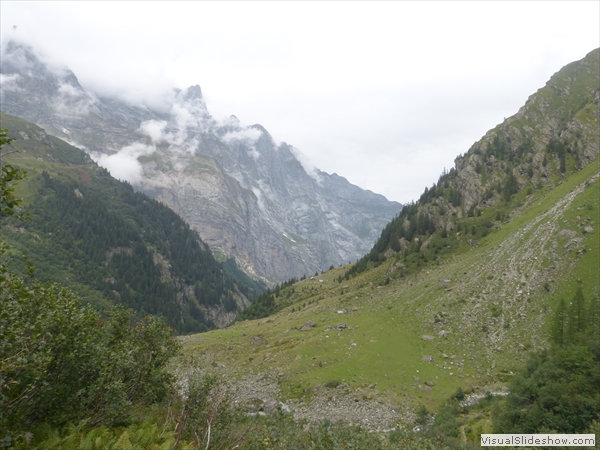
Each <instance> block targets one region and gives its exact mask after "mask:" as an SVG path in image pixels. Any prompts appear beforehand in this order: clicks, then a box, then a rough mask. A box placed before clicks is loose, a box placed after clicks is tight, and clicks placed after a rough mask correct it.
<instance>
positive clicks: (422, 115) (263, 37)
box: [0, 0, 600, 202]
mask: <svg viewBox="0 0 600 450" xmlns="http://www.w3.org/2000/svg"><path fill="white" fill-rule="evenodd" d="M0 13H1V16H2V19H1V20H2V21H1V31H2V42H3V44H4V43H5V42H6V40H7V39H8V38H10V37H11V36H14V35H15V33H16V34H17V35H18V36H19V38H20V39H22V40H27V41H29V42H31V43H34V44H35V45H36V46H37V47H38V48H40V50H41V51H42V52H43V53H44V54H45V55H46V56H48V57H50V58H52V59H56V60H57V61H60V62H62V63H64V64H66V65H67V66H69V67H70V68H71V69H72V70H73V71H74V72H75V74H76V75H77V76H78V78H79V81H80V83H81V84H82V86H83V87H84V88H89V89H92V90H94V91H96V92H98V93H101V94H103V95H118V96H120V97H122V98H124V99H127V100H129V101H132V102H146V103H148V104H157V103H158V102H159V99H160V98H161V96H162V95H164V93H165V92H167V91H168V90H170V89H172V88H173V87H179V88H185V87H188V86H190V85H194V84H199V85H200V86H201V87H202V91H203V93H204V97H205V100H206V103H207V105H208V109H209V111H210V112H211V113H212V115H213V116H214V117H215V118H216V119H223V118H225V117H228V116H230V115H232V114H233V115H235V116H237V117H238V119H239V120H240V121H241V122H242V124H243V125H252V124H255V123H260V124H261V125H263V126H264V127H265V128H266V129H267V130H268V131H269V132H270V133H271V135H272V136H273V137H274V139H275V140H276V141H285V142H287V143H288V144H291V145H293V146H294V147H297V148H298V149H299V150H300V151H301V152H302V153H304V154H305V155H306V156H307V157H308V158H309V159H310V160H311V161H312V163H313V164H314V165H316V166H317V167H318V168H319V169H321V170H323V171H325V172H329V173H333V172H335V173H337V174H339V175H341V176H344V177H346V178H347V179H348V180H349V181H350V182H352V183H354V184H357V185H359V186H361V187H363V188H366V189H370V190H372V191H375V192H378V193H381V194H384V195H385V196H386V197H388V199H390V200H397V201H400V202H408V201H411V200H416V199H418V197H419V195H420V194H421V193H422V192H423V189H424V188H425V186H431V184H432V183H434V182H435V181H437V179H438V176H439V174H440V173H441V172H442V170H443V169H444V168H447V169H449V168H450V167H452V166H453V164H454V158H455V157H456V156H457V155H458V154H460V153H464V152H466V151H467V150H468V149H469V147H470V146H471V145H472V144H473V143H474V142H475V141H477V140H478V139H479V138H480V137H482V136H483V135H484V134H485V132H486V131H487V130H489V129H490V128H493V127H494V126H495V125H497V124H498V123H499V122H501V121H502V120H503V119H504V118H505V117H508V116H510V115H512V114H514V113H516V112H517V110H518V109H519V107H520V106H522V105H523V104H524V103H525V101H526V100H527V98H528V97H529V95H531V94H533V93H534V92H535V91H536V90H537V89H539V88H540V87H542V86H543V85H544V84H545V83H546V82H547V81H548V79H549V78H550V76H551V75H552V74H553V73H555V72H556V71H558V70H559V69H560V68H561V67H563V66H564V65H566V64H568V63H569V62H571V61H575V60H579V59H581V58H583V57H584V56H585V55H586V54H587V53H588V52H590V51H591V50H593V49H594V48H597V47H599V46H600V20H599V17H600V2H598V1H586V2H576V1H570V2H562V1H552V2H543V1H535V2H530V3H529V2H506V1H501V2H453V1H444V2H391V1H387V2H358V1H354V2H343V1H334V2H320V1H319V2H316V1H314V2H306V1H303V2H289V1H287V2H252V1H243V2H231V1H230V2H204V1H203V2H181V3H178V2H172V1H171V2H132V3H127V2H97V3H94V2H51V1H44V2H11V1H7V0H2V1H1V2H0ZM14 26H16V27H17V28H16V30H15V29H14V28H13V27H14Z"/></svg>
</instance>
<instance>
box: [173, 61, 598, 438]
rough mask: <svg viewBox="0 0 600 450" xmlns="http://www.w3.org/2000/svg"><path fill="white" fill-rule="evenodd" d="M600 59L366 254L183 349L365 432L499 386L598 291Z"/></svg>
mask: <svg viewBox="0 0 600 450" xmlns="http://www.w3.org/2000/svg"><path fill="white" fill-rule="evenodd" d="M598 55H599V52H598V50H595V51H593V52H591V53H590V54H589V55H588V56H587V57H586V58H585V59H584V60H582V61H580V62H577V63H573V64H571V65H569V66H567V67H566V68H564V69H563V70H561V71H560V72H558V73H557V74H556V75H555V76H554V77H553V78H552V79H551V80H550V81H549V83H548V85H547V86H546V87H545V88H542V89H541V90H540V91H538V93H537V94H534V95H533V96H531V97H530V99H529V100H528V102H527V104H526V105H525V106H524V107H523V108H522V109H521V110H520V111H519V113H517V114H516V115H515V116H513V117H511V118H509V119H507V120H506V121H505V123H503V124H502V125H499V126H498V127H496V128H494V129H493V130H491V131H490V132H489V133H488V134H486V136H484V138H482V140H481V141H479V142H478V143H476V144H474V145H473V147H472V148H471V149H470V150H469V152H468V153H467V154H465V155H464V156H460V157H458V158H457V159H456V167H455V168H453V169H452V170H451V171H450V172H448V173H444V174H442V176H441V177H440V179H439V181H438V183H436V184H434V185H433V187H432V188H431V189H426V190H425V193H424V194H423V196H422V197H421V199H420V200H419V201H418V202H417V203H415V204H412V205H408V206H406V207H405V208H404V209H403V211H402V212H401V214H400V215H399V216H398V217H397V218H396V219H395V220H393V221H392V222H391V223H390V224H389V225H388V227H386V229H384V230H383V232H382V236H381V239H380V241H379V242H378V243H376V245H375V246H374V248H373V251H372V252H371V253H370V254H369V255H367V256H365V258H363V259H362V260H360V261H359V262H358V263H356V264H354V265H350V266H345V267H339V268H335V269H333V270H330V271H328V272H326V273H324V274H322V275H321V276H319V277H315V279H314V280H311V279H305V280H301V281H299V282H296V283H293V284H291V285H289V286H285V287H283V288H281V289H278V290H277V291H273V292H271V293H270V294H269V295H264V296H263V297H262V298H261V299H259V300H257V302H256V303H255V304H254V305H252V306H251V307H250V308H248V309H247V310H246V311H244V313H243V314H242V315H241V316H240V318H252V317H262V318H260V319H257V320H244V321H241V322H238V323H236V324H235V325H233V326H231V327H228V328H227V329H223V330H217V331H212V332H209V333H206V334H202V335H196V336H188V337H185V338H182V342H183V345H184V351H185V352H186V353H187V354H189V355H195V356H196V357H197V358H199V364H200V365H204V366H211V367H214V368H215V370H217V371H219V372H220V373H222V374H223V376H225V377H228V378H230V379H233V380H236V381H235V383H234V386H237V387H236V388H235V389H236V396H237V397H236V398H237V399H238V401H239V402H241V403H242V404H247V405H250V406H249V408H250V409H251V405H252V404H263V405H268V404H269V402H272V401H275V400H277V401H281V402H284V403H285V405H286V408H290V409H291V410H292V411H293V413H294V415H295V417H297V418H307V419H317V418H321V419H322V418H327V419H330V420H333V421H335V420H344V421H346V422H349V423H356V424H361V425H364V426H367V427H369V428H385V427H389V426H392V425H393V424H402V423H410V422H412V420H413V419H415V415H416V413H417V411H419V409H420V408H421V407H422V406H425V407H426V409H427V410H428V411H434V412H435V411H437V410H438V409H439V408H440V407H441V406H442V405H444V404H445V403H446V402H447V401H448V399H449V398H450V397H451V396H452V395H453V394H455V392H457V389H458V388H460V389H461V391H459V392H467V393H472V394H482V393H484V392H493V393H497V394H499V393H502V392H505V390H506V387H507V383H508V382H509V381H510V380H511V379H512V378H513V377H514V375H515V374H516V373H517V372H518V371H520V370H521V368H522V367H523V366H524V364H525V363H526V361H527V360H528V358H529V355H530V354H531V353H532V352H535V351H539V350H541V349H543V348H546V347H547V346H548V342H549V327H550V323H551V322H552V317H553V314H554V313H555V310H556V307H557V305H558V303H559V301H560V300H561V299H563V300H565V301H567V302H568V301H570V299H572V298H573V297H574V295H575V293H576V292H577V290H578V288H581V289H582V292H583V296H584V298H585V299H587V300H586V301H587V303H586V305H588V304H590V302H591V300H592V299H596V298H598V296H599V295H600V281H599V279H598V270H599V264H598V261H600V248H599V246H600V242H599V241H600V239H599V232H598V222H599V219H600V217H599V214H598V211H599V208H600V205H599V199H600V195H599V194H600V184H599V181H598V174H599V171H598V156H597V155H598V147H599V143H600V135H599V133H598V128H599V124H600V112H599V108H598V101H599V98H600V97H599V96H598V88H599V87H600V74H599V73H598V72H599V68H600V67H599V65H598ZM534 119H535V120H534ZM587 307H588V306H586V308H587ZM257 386H258V387H257ZM485 417H486V419H485V420H490V419H489V410H488V412H487V416H485ZM482 420H483V419H482ZM490 423H491V422H490ZM480 425H481V424H479V425H478V426H480ZM490 426H491V425H490ZM490 426H488V429H490V428H489V427H490ZM463 431H464V430H463Z"/></svg>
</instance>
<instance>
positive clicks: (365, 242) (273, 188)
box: [1, 42, 402, 281]
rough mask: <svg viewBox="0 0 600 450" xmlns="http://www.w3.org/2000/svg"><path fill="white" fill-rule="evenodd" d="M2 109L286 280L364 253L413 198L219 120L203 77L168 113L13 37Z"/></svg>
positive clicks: (221, 247)
mask: <svg viewBox="0 0 600 450" xmlns="http://www.w3.org/2000/svg"><path fill="white" fill-rule="evenodd" d="M2 76H3V83H2V91H1V93H2V97H1V101H2V110H3V111H4V112H7V113H9V114H14V115H17V116H19V117H23V118H25V119H27V120H30V121H32V122H34V123H36V124H38V125H39V126H41V127H43V128H45V129H46V131H47V132H48V133H50V134H53V135H55V136H57V137H60V138H62V139H65V140H67V141H69V142H71V143H73V144H74V145H77V146H80V147H81V148H83V149H85V150H86V151H87V152H88V153H89V154H90V155H91V156H92V157H93V158H94V159H95V160H97V161H99V163H100V164H102V165H104V166H105V167H108V168H109V170H110V171H111V173H112V175H113V176H115V177H119V178H124V179H127V180H128V181H129V182H131V183H132V185H133V186H134V188H135V189H136V190H139V191H143V192H145V193H147V194H149V195H150V196H152V197H154V198H156V199H158V200H160V201H161V202H163V203H164V204H166V205H168V206H170V207H171V208H172V209H173V210H174V211H176V212H177V213H178V214H179V215H181V217H183V218H184V219H185V220H186V221H187V222H188V223H189V224H190V226H191V227H192V228H194V229H195V230H196V231H198V233H199V234H200V236H201V238H202V239H203V240H204V241H205V242H206V243H208V245H209V246H210V247H211V249H212V250H213V252H214V253H215V254H216V255H217V256H219V255H222V257H234V258H235V260H236V261H237V263H238V265H239V266H240V267H241V268H243V269H244V270H245V271H246V272H247V273H249V274H251V275H253V276H254V277H256V278H266V279H269V280H271V281H280V280H285V279H288V278H291V277H295V276H301V275H303V274H306V275H310V274H312V273H314V272H315V271H321V270H323V269H327V268H329V267H330V266H331V265H339V264H342V263H348V262H349V261H354V260H356V259H358V258H360V257H361V256H363V255H364V254H365V253H366V252H368V251H369V250H370V248H371V247H372V245H373V243H374V242H375V241H376V239H377V237H378V236H379V233H380V230H381V229H382V228H383V227H384V226H385V224H386V223H388V222H389V220H390V219H392V218H393V217H394V216H395V215H397V214H398V212H399V211H400V210H401V208H402V205H400V204H399V203H397V202H390V201H388V200H387V199H386V198H385V197H383V196H381V195H378V194H375V193H373V192H370V191H365V190H363V189H361V188H359V187H357V186H354V185H352V184H350V183H349V182H348V181H347V180H346V179H345V178H343V177H340V176H338V175H336V174H333V175H330V174H327V173H324V172H321V171H320V170H318V169H315V168H312V167H305V166H303V165H302V164H301V162H300V160H299V159H298V158H297V156H296V155H297V150H296V149H294V148H293V147H292V146H290V145H288V144H286V143H276V142H274V140H273V139H272V137H271V136H270V135H269V133H268V132H267V131H266V130H265V129H264V128H263V127H262V126H260V125H252V126H250V127H243V126H242V125H240V123H239V122H238V120H237V119H236V118H235V117H233V116H232V117H231V118H229V119H228V120H226V121H224V122H217V121H216V120H215V119H214V118H212V116H211V115H210V114H209V112H208V110H207V108H206V105H205V103H204V100H203V97H202V92H201V89H200V87H199V86H192V87H190V88H188V89H187V90H185V91H177V90H176V91H174V92H173V96H172V98H171V99H170V100H169V103H168V105H167V106H165V107H164V108H161V110H160V111H159V110H157V109H156V108H150V107H146V106H143V105H137V106H132V105H128V104H126V103H123V102H121V101H118V100H115V99H107V98H100V97H98V96H96V95H95V94H94V93H91V92H87V91H85V90H84V89H83V88H82V87H81V85H80V84H79V82H78V80H77V78H76V76H75V74H73V73H72V72H71V71H70V70H69V69H67V68H64V67H63V68H56V67H55V66H54V65H52V64H48V63H46V62H44V58H43V57H42V56H41V55H38V54H36V52H35V50H34V49H32V48H28V47H25V46H22V45H18V44H15V43H13V42H11V43H9V44H8V45H7V46H6V49H5V52H4V54H3V56H2Z"/></svg>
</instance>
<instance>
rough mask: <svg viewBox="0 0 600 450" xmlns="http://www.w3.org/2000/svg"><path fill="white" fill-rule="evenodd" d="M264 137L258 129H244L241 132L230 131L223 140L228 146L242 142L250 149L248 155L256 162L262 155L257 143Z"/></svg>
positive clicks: (222, 137)
mask: <svg viewBox="0 0 600 450" xmlns="http://www.w3.org/2000/svg"><path fill="white" fill-rule="evenodd" d="M261 136H262V131H261V130H259V129H257V128H243V129H240V130H235V131H230V132H228V133H226V134H224V135H223V136H221V140H222V141H223V142H225V143H226V144H231V143H232V142H241V143H243V144H245V145H246V146H247V147H248V149H249V150H248V154H249V155H250V156H251V157H252V159H254V160H255V161H257V160H258V158H260V153H259V151H258V150H257V148H256V145H255V144H256V142H257V141H258V140H259V139H260V137H261Z"/></svg>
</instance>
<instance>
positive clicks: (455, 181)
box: [351, 49, 600, 273]
mask: <svg viewBox="0 0 600 450" xmlns="http://www.w3.org/2000/svg"><path fill="white" fill-rule="evenodd" d="M599 105H600V50H599V49H596V50H594V51H592V52H590V53H589V54H588V55H587V56H586V57H585V58H584V59H582V60H581V61H576V62H573V63H571V64H569V65H568V66H566V67H564V68H563V69H561V70H560V71H559V72H557V73H556V74H555V75H554V76H552V78H551V79H550V80H549V81H548V83H547V84H546V86H545V87H543V88H541V89H540V90H539V91H538V92H537V93H535V94H534V95H532V96H531V97H530V98H529V99H528V101H527V103H526V104H525V105H524V106H523V107H522V108H521V109H520V110H519V112H518V113H517V114H515V115H514V116H512V117H510V118H508V119H507V120H505V121H504V122H503V123H502V124H500V125H498V126H497V127H495V128H494V129H492V130H490V131H489V132H488V133H487V134H486V135H485V136H484V137H483V138H482V139H481V140H480V141H478V142H476V143H475V144H474V145H473V146H472V147H471V149H469V151H468V152H467V153H466V154H465V155H464V156H459V157H457V158H456V160H455V167H454V168H452V169H451V170H450V172H448V173H445V174H442V176H440V178H439V180H438V183H437V184H436V183H434V184H433V186H432V187H431V188H430V189H428V188H425V192H424V193H423V195H422V196H421V198H420V199H419V201H418V202H417V203H416V204H412V205H410V206H408V207H407V208H405V209H404V210H403V211H402V213H401V214H400V215H399V217H398V218H396V219H395V220H393V221H392V222H391V223H390V224H388V225H387V226H386V228H385V229H384V230H383V232H382V235H381V238H380V239H379V240H378V242H377V243H376V245H375V246H374V247H373V249H372V250H371V252H370V253H369V255H367V256H366V257H365V258H363V259H362V260H361V261H360V263H359V264H358V265H356V266H355V267H353V269H352V271H351V273H357V272H358V271H361V270H365V269H366V268H367V267H368V266H369V265H372V264H377V263H379V262H381V261H382V260H384V259H386V258H387V257H390V256H391V255H394V254H396V255H397V254H398V253H399V252H402V254H403V258H404V259H405V260H406V259H409V260H410V259H411V258H412V259H413V262H414V258H415V256H414V255H415V254H418V253H419V252H420V250H421V248H423V249H424V250H425V252H422V253H421V255H419V256H420V257H421V258H422V257H428V258H431V257H433V256H434V255H433V253H432V252H431V250H432V249H431V248H428V247H429V244H430V243H431V242H432V240H435V239H436V238H438V237H439V236H440V235H442V234H444V235H445V234H447V233H457V236H458V235H459V234H460V235H462V236H465V237H467V236H469V235H470V240H471V242H472V243H475V242H476V241H477V238H479V237H481V236H485V235H486V234H487V233H488V232H489V231H490V229H492V228H493V227H494V226H497V225H499V224H500V223H501V222H502V220H505V219H507V218H508V216H509V215H510V214H511V209H512V208H513V207H514V204H511V199H512V198H513V196H515V195H517V196H518V194H519V193H522V192H523V191H525V192H526V193H527V194H530V193H531V192H533V191H534V190H535V189H551V188H552V186H553V185H554V184H555V183H557V182H560V181H561V180H562V179H564V178H565V176H566V174H568V173H570V172H572V171H574V170H579V169H581V168H583V167H585V166H586V165H587V164H589V163H590V162H592V161H593V160H594V159H595V158H596V157H597V155H598V152H599V151H600V132H599V126H600V106H599ZM521 197H522V196H521ZM492 207H493V213H490V210H491V208H492ZM432 247H435V246H432ZM411 254H412V257H411ZM404 262H406V261H404Z"/></svg>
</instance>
